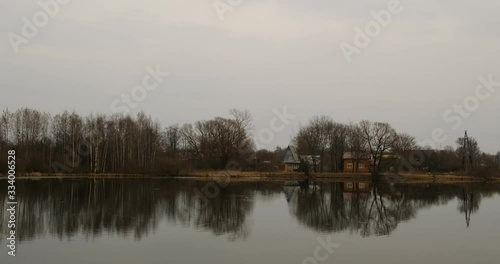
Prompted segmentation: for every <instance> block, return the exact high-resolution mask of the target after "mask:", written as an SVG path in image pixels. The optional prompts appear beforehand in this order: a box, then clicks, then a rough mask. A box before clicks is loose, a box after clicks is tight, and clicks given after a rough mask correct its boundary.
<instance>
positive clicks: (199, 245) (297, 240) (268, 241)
mask: <svg viewBox="0 0 500 264" xmlns="http://www.w3.org/2000/svg"><path fill="white" fill-rule="evenodd" d="M16 184H17V192H18V203H19V204H18V206H19V207H18V223H17V224H18V228H17V232H18V248H17V252H16V253H17V256H16V257H15V258H12V257H10V256H8V255H7V248H6V240H5V237H6V235H7V232H8V229H7V226H6V219H7V218H6V215H5V212H6V196H5V195H6V194H5V192H1V194H0V195H1V196H0V200H2V206H3V208H2V211H1V213H2V217H1V219H2V222H1V223H0V228H1V230H2V233H1V234H2V240H1V242H0V246H1V248H2V250H0V257H1V259H2V262H1V263H51V264H57V263H76V264H79V263H189V264H191V263H217V264H220V263H315V262H317V263H363V262H369V263H498V260H499V259H500V250H499V244H500V232H499V231H500V186H499V185H493V184H455V185H443V184H420V185H416V184H395V185H392V184H389V183H384V182H380V183H377V184H374V183H371V182H293V181H290V182H284V181H276V182H255V183H244V182H231V181H228V182H214V181H200V180H186V179H184V180H181V179H64V180H60V179H44V180H18V181H17V182H16ZM0 188H2V189H4V190H6V189H7V183H6V181H0ZM322 242H330V243H331V245H333V246H334V247H331V248H332V249H333V250H332V251H329V250H330V249H325V248H324V246H323V247H322V245H323V243H322ZM331 245H330V246H331ZM315 253H317V255H316V257H315ZM318 256H320V257H321V258H318ZM323 260H324V261H323Z"/></svg>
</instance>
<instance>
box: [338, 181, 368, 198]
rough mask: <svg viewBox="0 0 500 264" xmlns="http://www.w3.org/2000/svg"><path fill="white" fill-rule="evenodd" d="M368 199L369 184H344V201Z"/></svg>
mask: <svg viewBox="0 0 500 264" xmlns="http://www.w3.org/2000/svg"><path fill="white" fill-rule="evenodd" d="M368 197H370V182H344V200H353V199H355V198H368Z"/></svg>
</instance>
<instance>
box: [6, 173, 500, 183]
mask: <svg viewBox="0 0 500 264" xmlns="http://www.w3.org/2000/svg"><path fill="white" fill-rule="evenodd" d="M16 178H17V179H50V178H57V179H64V178H68V179H71V178H155V179H168V178H177V179H180V178H189V179H199V180H214V179H227V178H229V179H230V180H231V181H233V180H234V181H250V182H251V181H274V180H285V181H286V180H292V181H297V180H306V179H310V180H320V181H372V180H373V179H374V177H373V176H372V175H370V174H368V173H330V172H324V173H312V174H311V175H310V176H309V177H307V176H305V175H304V174H303V173H298V172H253V171H194V172H191V173H180V174H179V175H177V176H161V175H148V174H118V173H90V174H61V173H52V174H47V173H24V174H19V175H18V176H17V177H16ZM0 179H6V175H1V176H0ZM379 179H382V180H390V181H393V182H398V183H472V182H493V183H500V177H492V178H489V179H484V178H480V177H472V176H466V175H456V174H444V173H440V174H433V173H412V174H397V175H396V174H382V175H380V176H379Z"/></svg>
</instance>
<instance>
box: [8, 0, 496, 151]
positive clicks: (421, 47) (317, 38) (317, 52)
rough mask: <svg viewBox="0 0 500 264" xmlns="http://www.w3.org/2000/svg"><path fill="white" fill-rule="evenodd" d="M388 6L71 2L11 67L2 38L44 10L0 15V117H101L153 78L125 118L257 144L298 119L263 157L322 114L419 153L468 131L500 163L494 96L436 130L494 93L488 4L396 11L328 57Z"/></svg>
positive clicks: (298, 0)
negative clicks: (242, 112)
mask: <svg viewBox="0 0 500 264" xmlns="http://www.w3.org/2000/svg"><path fill="white" fill-rule="evenodd" d="M41 1H42V2H46V1H49V0H41ZM221 1H222V2H228V1H227V0H221ZM236 2H237V1H236ZM389 2H390V1H389V0H364V1H331V0H319V1H304V0H274V1H273V0H268V1H264V0H242V1H241V4H239V5H238V6H235V7H234V8H233V9H232V10H231V11H228V12H226V13H224V20H221V19H220V18H219V16H218V13H217V12H216V10H215V9H214V7H213V3H214V1H213V0H142V1H138V0H135V1H133V0H85V1H84V0H72V1H70V2H69V3H68V4H66V5H61V6H60V10H59V12H56V14H54V16H53V17H50V18H49V20H48V24H47V25H45V26H43V27H41V28H38V29H39V30H38V32H37V34H35V36H34V37H32V38H31V39H28V41H27V43H22V44H20V45H19V53H17V54H16V53H15V52H14V49H13V48H12V45H11V43H10V40H9V37H8V36H9V33H15V34H18V35H20V36H23V35H22V27H23V25H24V22H23V17H26V18H27V19H28V20H33V16H34V15H35V14H37V12H40V10H43V9H42V8H41V7H40V5H39V3H38V0H37V1H35V0H16V1H2V2H1V3H0V20H1V23H0V34H1V38H0V80H1V86H0V87H1V88H0V89H1V91H2V93H1V97H0V106H1V108H2V109H4V108H6V107H8V108H9V109H12V110H14V109H18V108H21V107H32V108H36V109H39V110H42V111H47V112H50V113H57V112H60V111H63V110H65V109H67V110H75V111H77V112H78V113H81V114H89V113H91V112H102V113H108V114H110V113H111V104H112V102H113V101H114V100H116V99H119V98H120V96H121V95H122V94H130V92H131V90H132V88H133V87H134V86H137V85H140V84H141V83H142V79H143V77H144V76H145V75H146V74H147V71H146V67H147V66H151V67H153V68H154V67H155V65H157V64H159V65H160V67H161V69H162V70H164V71H168V72H169V73H170V74H171V75H170V76H169V77H168V78H166V80H165V81H164V82H163V83H161V85H160V87H159V88H157V89H155V90H152V91H149V92H148V97H147V98H146V99H145V100H144V101H143V102H141V103H140V104H139V106H138V108H137V109H134V110H133V113H135V112H137V111H140V110H144V111H145V112H146V113H148V114H151V115H152V116H153V117H154V118H157V119H158V120H160V121H161V122H162V124H164V125H167V124H172V123H180V124H182V123H185V122H193V121H196V120H200V119H208V118H212V117H214V116H226V115H227V112H228V110H229V109H230V108H240V109H248V110H249V111H250V112H251V113H252V114H253V116H254V119H255V120H254V124H255V129H256V131H259V130H262V129H264V128H266V127H269V122H270V120H271V118H273V116H274V114H273V111H272V110H273V108H277V109H282V108H283V107H285V106H286V107H287V110H288V112H289V113H292V114H295V115H296V118H295V119H293V120H292V122H291V123H290V124H289V125H287V127H286V129H285V130H283V131H280V132H277V133H276V134H275V139H274V140H273V141H272V142H271V143H269V144H267V145H266V147H268V148H274V146H275V145H284V146H286V145H287V144H288V143H289V141H290V139H291V137H292V136H293V133H294V132H295V131H297V129H298V127H299V126H300V124H305V123H306V122H307V121H308V120H309V119H310V118H311V117H312V116H314V115H322V114H325V115H329V116H331V117H332V118H333V119H334V120H336V121H339V122H350V121H352V122H358V121H360V120H362V119H368V120H372V121H384V122H389V123H391V124H392V125H393V126H394V127H395V128H396V129H397V130H398V131H401V132H407V133H410V134H412V135H414V136H415V137H416V138H417V139H418V140H423V139H426V138H430V137H431V133H432V131H433V130H434V129H436V128H442V129H444V130H445V131H446V133H447V135H448V136H449V138H450V139H449V140H448V141H447V142H445V143H442V147H444V145H445V144H453V141H454V139H455V138H456V137H458V136H459V135H462V134H463V130H465V129H467V130H469V131H470V132H469V134H470V135H471V136H473V137H476V138H477V139H478V140H479V142H480V146H481V148H482V149H483V151H486V152H496V151H498V150H500V133H499V130H500V122H499V121H500V120H499V119H500V117H499V113H500V104H499V102H500V91H496V92H494V93H492V94H491V95H490V96H489V97H488V98H487V99H485V100H480V102H479V106H478V108H477V110H476V111H471V112H469V113H467V114H470V117H468V118H462V119H463V124H462V125H460V126H459V127H458V128H457V129H453V128H452V125H453V124H455V123H453V122H451V123H450V122H446V121H445V120H444V119H443V114H444V113H445V112H446V110H447V109H453V106H454V104H462V103H463V102H464V100H465V99H466V98H467V97H469V96H474V93H475V89H476V87H477V86H478V85H480V82H479V80H478V78H479V77H480V76H485V77H487V76H488V75H490V74H492V76H493V80H495V81H497V82H500V65H499V58H500V16H499V15H498V11H499V10H500V2H499V1H497V0H483V1H457V0H443V1H433V0H421V1H409V0H401V6H402V8H403V10H402V12H400V13H399V14H393V16H392V20H391V22H390V23H389V25H388V26H387V27H385V28H384V27H382V28H381V31H380V34H378V35H377V36H375V37H373V38H371V43H370V44H369V45H368V46H367V47H366V48H363V49H362V51H361V53H360V54H354V55H353V56H352V61H351V63H347V62H346V59H345V57H344V55H343V53H342V51H341V49H340V47H339V45H340V43H342V42H346V43H350V44H353V39H354V37H355V35H356V33H355V31H354V28H355V27H359V28H361V29H363V28H364V27H365V24H366V23H369V22H371V21H374V18H373V17H372V15H371V14H370V12H371V11H372V10H374V11H377V12H378V11H379V10H383V9H387V5H388V3H389ZM233 3H234V1H233ZM498 89H499V90H500V87H498ZM451 116H455V114H453V113H452V114H450V117H451Z"/></svg>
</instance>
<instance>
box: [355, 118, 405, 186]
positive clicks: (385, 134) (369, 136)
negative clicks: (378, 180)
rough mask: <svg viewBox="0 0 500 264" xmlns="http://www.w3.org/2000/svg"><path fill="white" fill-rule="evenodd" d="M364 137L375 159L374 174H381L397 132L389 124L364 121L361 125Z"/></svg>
mask: <svg viewBox="0 0 500 264" xmlns="http://www.w3.org/2000/svg"><path fill="white" fill-rule="evenodd" d="M359 126H360V129H361V132H362V135H363V138H364V140H365V141H366V143H367V144H368V150H369V151H370V154H371V155H372V157H373V163H374V164H373V169H372V174H373V175H374V176H376V175H378V174H379V173H380V167H381V165H382V164H383V162H384V155H385V154H387V152H388V151H389V150H391V149H393V147H394V145H395V143H396V141H397V139H398V137H397V134H396V131H395V130H394V129H393V128H392V127H391V125H389V124H388V123H380V122H370V121H366V120H363V121H361V123H360V124H359Z"/></svg>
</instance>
